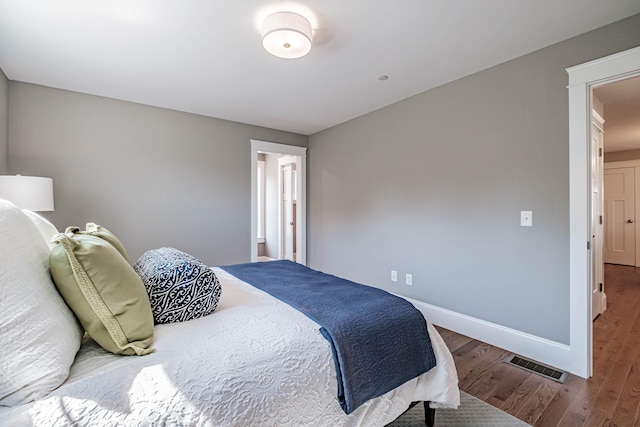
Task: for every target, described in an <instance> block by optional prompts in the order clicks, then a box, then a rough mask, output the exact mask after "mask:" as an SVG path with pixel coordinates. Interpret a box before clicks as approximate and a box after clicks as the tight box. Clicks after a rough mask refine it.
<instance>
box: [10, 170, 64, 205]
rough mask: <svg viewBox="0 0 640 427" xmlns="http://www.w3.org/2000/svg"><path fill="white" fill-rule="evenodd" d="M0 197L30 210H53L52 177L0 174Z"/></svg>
mask: <svg viewBox="0 0 640 427" xmlns="http://www.w3.org/2000/svg"><path fill="white" fill-rule="evenodd" d="M0 199H5V200H8V201H10V202H12V203H13V204H14V205H16V206H17V207H19V208H21V209H28V210H30V211H52V210H53V179H51V178H43V177H40V176H22V175H0Z"/></svg>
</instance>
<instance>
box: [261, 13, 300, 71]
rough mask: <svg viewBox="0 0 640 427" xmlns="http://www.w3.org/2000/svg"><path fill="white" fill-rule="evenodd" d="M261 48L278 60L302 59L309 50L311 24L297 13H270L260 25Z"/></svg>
mask: <svg viewBox="0 0 640 427" xmlns="http://www.w3.org/2000/svg"><path fill="white" fill-rule="evenodd" d="M262 46H264V48H265V49H266V50H267V52H269V53H270V54H272V55H274V56H277V57H279V58H286V59H294V58H300V57H303V56H305V55H306V54H307V53H309V51H310V50H311V23H310V22H309V21H308V20H307V19H306V18H305V17H303V16H300V15H298V14H297V13H293V12H276V13H272V14H271V15H269V16H267V17H266V18H265V19H264V22H263V23H262Z"/></svg>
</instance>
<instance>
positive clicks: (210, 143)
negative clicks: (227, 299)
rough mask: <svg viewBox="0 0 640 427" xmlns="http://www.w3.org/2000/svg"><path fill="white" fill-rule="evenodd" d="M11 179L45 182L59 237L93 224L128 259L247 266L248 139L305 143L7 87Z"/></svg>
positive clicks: (157, 111) (87, 98) (108, 102)
mask: <svg viewBox="0 0 640 427" xmlns="http://www.w3.org/2000/svg"><path fill="white" fill-rule="evenodd" d="M9 95H10V97H9V117H10V123H9V155H8V163H9V169H10V171H11V173H17V172H19V173H22V174H25V175H27V174H33V175H44V176H50V177H52V178H53V180H54V193H55V205H56V210H55V212H51V213H46V214H45V216H46V217H48V218H49V219H51V220H52V221H53V223H54V224H55V225H56V226H57V227H58V228H59V229H61V230H62V229H64V228H65V227H66V226H68V225H77V226H81V227H84V224H85V223H86V222H88V221H94V222H96V223H98V224H100V225H103V226H105V227H107V228H109V229H110V230H111V231H113V232H114V233H115V234H116V235H117V236H118V237H119V238H120V239H121V240H122V242H123V244H124V245H125V247H126V248H127V250H128V251H129V255H130V256H131V258H132V260H134V261H135V259H137V258H138V257H139V256H140V255H141V254H142V253H143V252H144V251H145V250H148V249H152V248H157V247H161V246H174V247H176V248H178V249H181V250H183V251H185V252H188V253H191V254H192V255H194V256H195V257H197V258H199V259H200V260H201V261H203V262H205V263H206V264H208V265H220V264H226V263H235V262H245V261H249V260H250V250H251V248H250V245H251V239H250V225H251V222H250V201H251V186H250V175H251V169H250V166H251V143H250V140H251V139H258V140H263V141H273V142H278V143H283V144H292V145H302V146H306V144H307V137H306V136H303V135H297V134H292V133H287V132H281V131H275V130H271V129H266V128H261V127H256V126H250V125H246V124H241V123H236V122H230V121H224V120H219V119H214V118H209V117H203V116H198V115H194V114H187V113H181V112H176V111H171V110H165V109H161V108H155V107H149V106H144V105H139V104H134V103H129V102H123V101H117V100H113V99H107V98H101V97H97V96H91V95H84V94H80V93H75V92H68V91H63V90H57V89H52V88H47V87H43V86H36V85H31V84H26V83H19V82H14V81H11V82H10V83H9Z"/></svg>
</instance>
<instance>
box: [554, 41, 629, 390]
mask: <svg viewBox="0 0 640 427" xmlns="http://www.w3.org/2000/svg"><path fill="white" fill-rule="evenodd" d="M567 72H568V73H569V87H568V89H569V175H570V178H569V193H570V200H569V207H570V225H569V233H570V238H569V279H570V283H569V295H570V297H569V300H570V310H569V318H570V345H569V349H568V350H569V352H568V354H567V359H566V366H567V368H566V369H567V370H569V371H570V372H572V373H575V374H576V375H579V376H582V377H584V378H588V377H590V376H591V374H592V366H593V341H592V336H593V318H592V291H593V288H592V285H593V282H592V274H593V273H592V264H593V259H592V255H593V252H592V248H591V239H592V235H593V234H592V231H593V230H592V223H593V221H592V219H593V218H592V216H593V212H592V210H591V209H592V179H591V162H592V156H593V153H592V152H591V143H590V139H591V138H590V136H591V135H590V134H591V131H590V129H591V112H592V91H593V89H594V88H596V87H598V86H601V85H604V84H606V83H612V82H615V81H620V80H624V79H627V78H629V77H634V76H638V75H640V47H639V48H634V49H630V50H627V51H624V52H620V53H617V54H614V55H611V56H608V57H605V58H601V59H598V60H595V61H591V62H589V63H586V64H581V65H578V66H575V67H571V68H568V69H567Z"/></svg>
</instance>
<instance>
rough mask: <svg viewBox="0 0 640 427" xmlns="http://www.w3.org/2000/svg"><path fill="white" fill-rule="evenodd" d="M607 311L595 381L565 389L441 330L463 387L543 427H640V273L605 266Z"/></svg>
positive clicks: (596, 336)
mask: <svg viewBox="0 0 640 427" xmlns="http://www.w3.org/2000/svg"><path fill="white" fill-rule="evenodd" d="M605 291H606V293H607V310H606V311H605V312H604V313H603V314H602V315H600V316H598V318H597V319H596V320H595V321H594V324H593V352H594V353H593V359H594V363H593V377H592V378H589V379H588V380H585V379H583V378H579V377H576V376H574V375H569V377H568V378H567V381H566V382H565V383H564V384H560V383H557V382H555V381H552V380H549V379H547V378H544V377H541V376H539V375H537V374H534V373H529V372H527V371H524V370H522V369H520V368H517V367H514V366H511V365H508V364H506V363H505V361H504V360H505V358H506V357H507V356H508V355H509V354H510V353H509V352H507V351H505V350H503V349H500V348H497V347H493V346H490V345H488V344H486V343H482V342H480V341H477V340H474V339H472V338H469V337H465V336H464V335H460V334H457V333H455V332H452V331H449V330H446V329H443V328H439V327H437V329H438V331H439V332H440V334H441V335H442V337H443V339H444V340H445V342H446V343H447V345H448V346H449V349H450V350H451V352H452V354H453V357H454V360H455V362H456V367H457V369H458V377H459V385H460V389H461V390H463V391H465V392H467V393H469V394H471V395H473V396H476V397H477V398H479V399H481V400H484V401H485V402H487V403H489V404H491V405H493V406H495V407H497V408H500V409H502V410H503V411H505V412H508V413H510V414H512V415H514V416H516V417H517V418H519V419H521V420H523V421H525V422H528V423H530V424H532V425H534V426H536V427H537V426H540V427H554V426H563V427H583V426H599V427H600V426H631V427H633V426H638V427H640V268H635V267H627V266H618V265H609V264H607V265H606V266H605Z"/></svg>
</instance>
